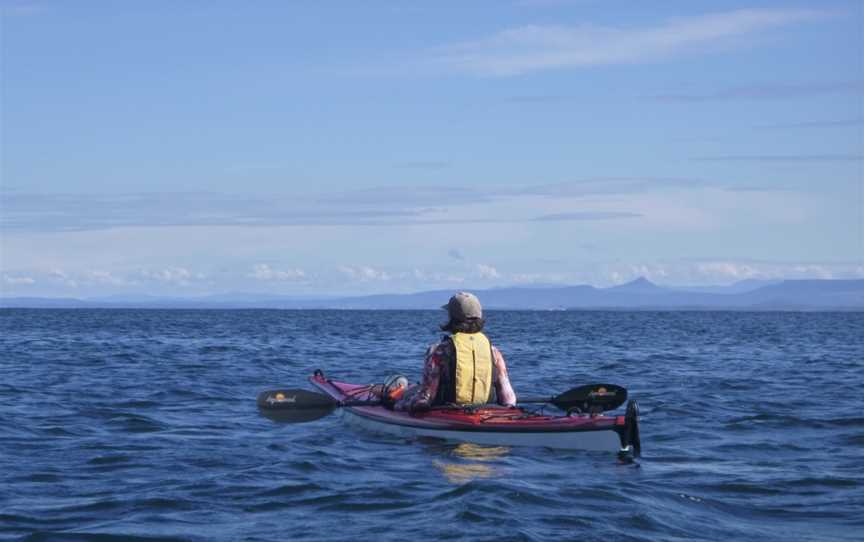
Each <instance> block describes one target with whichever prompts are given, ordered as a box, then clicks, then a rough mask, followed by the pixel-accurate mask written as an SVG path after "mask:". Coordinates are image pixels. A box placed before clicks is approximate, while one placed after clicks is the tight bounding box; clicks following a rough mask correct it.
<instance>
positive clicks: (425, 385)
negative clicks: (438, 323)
mask: <svg viewBox="0 0 864 542" xmlns="http://www.w3.org/2000/svg"><path fill="white" fill-rule="evenodd" d="M445 339H446V337H445ZM455 355H456V352H455V351H454V348H453V341H450V340H443V339H442V340H441V342H438V343H435V344H433V345H430V346H429V348H428V350H426V360H425V362H424V364H423V381H422V382H421V383H420V385H419V386H417V387H415V388H414V389H411V390H409V392H408V393H406V394H405V398H404V399H402V400H401V401H398V402H397V403H396V405H395V407H394V408H395V409H396V410H415V409H425V408H429V407H430V406H432V402H433V401H434V400H435V396H436V395H437V394H438V386H439V385H440V383H441V380H442V376H444V374H445V373H446V372H448V371H449V370H450V364H449V363H448V360H450V359H452V358H453V356H455ZM492 358H493V360H492V361H493V364H494V367H493V371H494V381H495V391H496V394H497V397H498V404H500V405H505V406H514V405H516V393H515V392H514V391H513V387H512V386H511V385H510V377H509V376H508V375H507V364H506V363H505V362H504V356H503V355H501V352H500V351H499V350H498V349H497V348H495V347H494V346H493V347H492ZM447 376H448V377H449V375H447Z"/></svg>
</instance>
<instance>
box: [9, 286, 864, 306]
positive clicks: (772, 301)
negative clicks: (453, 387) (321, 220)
mask: <svg viewBox="0 0 864 542" xmlns="http://www.w3.org/2000/svg"><path fill="white" fill-rule="evenodd" d="M472 291H473V292H475V293H476V294H477V295H478V296H479V297H480V299H481V301H482V302H483V305H484V307H486V308H488V309H515V310H585V309H637V310H649V309H662V310H697V309H706V310H723V309H737V310H748V309H749V310H864V280H784V281H742V282H739V283H736V284H733V285H731V286H713V287H693V288H687V287H678V288H672V287H664V286H658V285H656V284H654V283H653V282H651V281H649V280H647V279H645V278H639V279H637V280H634V281H633V282H628V283H627V284H622V285H620V286H613V287H611V288H595V287H594V286H587V285H582V286H545V287H536V286H534V287H525V288H493V289H488V290H472ZM452 294H453V290H436V291H427V292H417V293H413V294H386V295H367V296H358V297H334V298H312V297H310V298H298V297H289V296H279V295H267V294H257V293H256V294H251V293H250V294H244V293H228V294H218V295H211V296H204V297H188V298H174V297H155V296H142V295H136V296H110V297H101V298H87V299H75V298H39V297H7V298H2V297H0V307H2V308H150V309H240V308H248V309H253V308H255V309H258V308H260V309H356V310H362V309H366V310H376V309H405V310H416V309H435V308H437V307H440V306H441V305H442V304H443V303H445V302H446V301H447V299H448V298H449V297H450V295H452Z"/></svg>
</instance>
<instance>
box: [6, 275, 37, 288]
mask: <svg viewBox="0 0 864 542" xmlns="http://www.w3.org/2000/svg"><path fill="white" fill-rule="evenodd" d="M3 282H5V283H6V284H9V285H10V286H28V285H30V284H36V279H34V278H32V277H10V276H8V275H4V276H3Z"/></svg>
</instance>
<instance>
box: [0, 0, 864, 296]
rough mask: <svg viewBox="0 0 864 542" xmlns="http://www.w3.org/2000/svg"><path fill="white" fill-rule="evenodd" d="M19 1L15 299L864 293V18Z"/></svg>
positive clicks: (10, 77) (2, 248) (0, 277)
mask: <svg viewBox="0 0 864 542" xmlns="http://www.w3.org/2000/svg"><path fill="white" fill-rule="evenodd" d="M0 6H2V28H0V45H2V50H0V52H2V96H0V105H2V118H0V127H2V163H0V175H2V179H0V182H2V200H0V228H2V230H0V287H2V293H3V295H52V296H54V295H64V296H66V295H68V296H93V295H109V294H117V293H146V294H156V295H178V294H182V295H201V294H207V293H218V292H228V291H244V292H269V293H281V294H292V295H322V294H328V295H329V294H333V295H336V294H362V293H371V292H405V291H414V290H420V289H431V288H452V289H459V288H481V287H493V286H506V285H513V284H519V285H529V284H547V283H556V284H560V283H565V284H578V283H590V284H594V285H598V286H604V285H611V284H616V283H620V282H624V281H626V280H630V279H632V278H635V277H637V276H640V275H644V276H647V277H649V278H650V279H652V280H654V281H656V282H658V283H661V284H678V285H681V284H709V283H710V284H717V283H731V282H735V281H737V280H741V279H747V278H800V277H821V278H847V277H864V241H862V224H861V219H862V218H861V213H862V207H864V199H862V194H861V191H862V183H864V174H862V167H864V163H862V151H864V41H862V27H864V14H862V3H861V2H857V1H830V0H824V1H818V2H803V1H802V2H796V1H783V2H779V1H762V2H738V1H726V2H708V1H693V0H687V1H667V2H642V1H612V2H610V1H601V0H572V1H568V0H535V1H531V0H523V1H512V2H507V1H503V0H502V1H494V2H493V1H488V2H483V1H475V2H396V1H391V2H326V1H315V2H255V3H244V2H204V1H186V2H140V3H125V2H95V1H94V2H81V3H69V2H51V1H25V0H0Z"/></svg>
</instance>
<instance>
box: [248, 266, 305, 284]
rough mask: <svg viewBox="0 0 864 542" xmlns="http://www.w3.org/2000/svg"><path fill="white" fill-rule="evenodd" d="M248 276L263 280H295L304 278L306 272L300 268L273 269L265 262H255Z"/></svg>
mask: <svg viewBox="0 0 864 542" xmlns="http://www.w3.org/2000/svg"><path fill="white" fill-rule="evenodd" d="M246 276H247V277H249V278H253V279H256V280H264V281H296V280H303V279H305V278H306V272H305V271H303V270H302V269H298V268H294V269H273V268H272V267H270V266H269V265H267V264H266V263H259V264H256V265H255V266H254V267H253V269H252V272H251V273H249V274H248V275H246Z"/></svg>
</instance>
